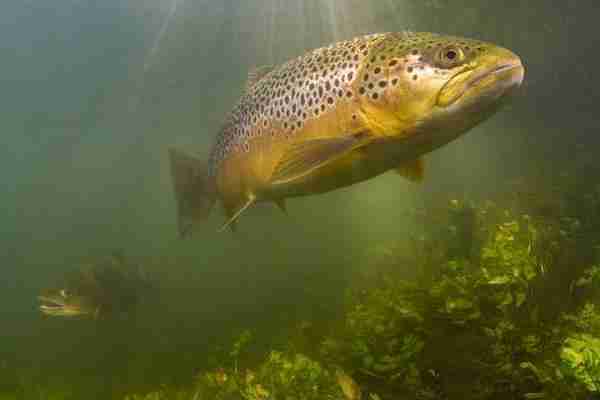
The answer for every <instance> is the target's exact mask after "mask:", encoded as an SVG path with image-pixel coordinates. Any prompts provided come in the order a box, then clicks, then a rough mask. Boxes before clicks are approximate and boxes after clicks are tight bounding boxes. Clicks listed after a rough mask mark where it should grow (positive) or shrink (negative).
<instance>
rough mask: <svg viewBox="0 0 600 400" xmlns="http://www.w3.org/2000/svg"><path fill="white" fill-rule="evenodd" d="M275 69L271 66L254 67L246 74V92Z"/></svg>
mask: <svg viewBox="0 0 600 400" xmlns="http://www.w3.org/2000/svg"><path fill="white" fill-rule="evenodd" d="M274 68H275V67H273V66H272V65H263V66H262V67H256V68H254V69H252V70H250V72H248V79H247V80H246V91H248V90H250V88H251V87H252V86H254V85H255V84H256V83H257V82H258V81H260V80H261V79H262V78H263V77H264V76H265V75H267V74H268V73H269V72H271V71H273V69H274Z"/></svg>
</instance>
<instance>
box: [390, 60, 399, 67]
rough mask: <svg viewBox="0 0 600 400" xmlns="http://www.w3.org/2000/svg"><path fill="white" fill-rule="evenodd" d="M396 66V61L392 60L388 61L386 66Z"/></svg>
mask: <svg viewBox="0 0 600 400" xmlns="http://www.w3.org/2000/svg"><path fill="white" fill-rule="evenodd" d="M396 64H398V60H392V61H390V63H389V64H388V65H389V66H390V67H393V66H394V65H396Z"/></svg>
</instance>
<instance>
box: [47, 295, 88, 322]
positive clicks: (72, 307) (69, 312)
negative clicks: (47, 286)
mask: <svg viewBox="0 0 600 400" xmlns="http://www.w3.org/2000/svg"><path fill="white" fill-rule="evenodd" d="M61 292H62V291H61ZM61 292H59V293H57V294H43V295H40V296H38V300H39V301H40V306H39V309H40V311H41V312H42V313H43V314H45V315H50V316H56V317H77V316H82V315H87V314H92V313H93V312H92V311H91V310H88V309H87V308H86V307H84V306H83V302H82V301H80V300H79V299H75V298H74V297H73V296H63V295H62V293H61Z"/></svg>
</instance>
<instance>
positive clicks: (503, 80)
mask: <svg viewBox="0 0 600 400" xmlns="http://www.w3.org/2000/svg"><path fill="white" fill-rule="evenodd" d="M523 76H524V68H523V65H522V63H521V60H520V59H519V57H518V56H516V55H515V54H514V53H512V52H511V51H509V50H507V49H505V48H502V47H499V46H496V45H494V44H490V43H485V42H481V41H476V40H471V39H464V38H458V37H452V36H443V35H437V34H433V33H411V32H401V33H383V34H373V35H368V36H362V37H357V38H355V39H353V40H349V41H344V42H340V43H336V44H333V45H331V46H329V47H324V48H320V49H316V50H313V51H311V52H309V53H307V54H305V55H303V56H301V57H298V58H296V59H294V60H291V61H289V62H287V63H285V64H283V65H281V66H279V67H276V68H269V67H266V68H261V69H258V70H257V71H254V72H253V73H251V74H250V78H249V81H248V83H247V85H246V89H245V93H244V94H243V96H242V98H241V100H240V101H239V103H238V104H237V105H236V106H235V108H234V109H233V110H232V111H231V113H230V114H229V117H228V118H227V120H226V122H225V124H224V126H223V128H222V130H221V132H220V133H219V135H218V136H217V140H216V143H215V145H214V147H213V148H212V151H211V155H210V158H209V160H208V164H205V163H203V162H201V161H199V160H197V159H195V158H193V157H190V156H187V155H185V154H184V153H181V152H180V151H178V150H174V149H171V150H170V160H171V169H172V175H173V180H174V186H175V192H176V199H177V208H178V229H179V233H180V235H181V236H185V235H186V234H187V233H188V232H190V231H191V228H192V226H193V225H194V224H195V223H197V222H199V221H201V220H203V219H205V218H206V217H207V216H208V214H209V213H210V210H211V209H212V207H213V205H214V203H215V202H216V201H217V200H219V201H220V202H221V204H222V205H223V208H224V210H225V214H226V217H227V223H226V224H225V226H224V227H226V226H228V225H230V226H231V228H232V229H233V227H234V223H235V221H236V219H237V218H238V217H239V215H240V214H241V213H242V212H243V211H244V210H245V209H247V208H248V207H250V206H251V205H253V204H255V203H257V202H265V201H267V202H274V203H276V204H277V205H278V206H279V207H281V208H283V209H284V210H285V199H286V198H289V197H295V196H305V195H311V194H316V193H323V192H327V191H330V190H334V189H337V188H341V187H344V186H349V185H352V184H354V183H357V182H360V181H364V180H367V179H370V178H372V177H375V176H377V175H379V174H382V173H384V172H386V171H389V170H392V169H396V170H397V171H398V172H399V173H400V174H402V175H404V176H406V177H407V178H409V179H411V180H420V179H422V176H423V162H422V158H421V157H422V156H423V155H424V154H426V153H428V152H430V151H432V150H434V149H436V148H438V147H440V146H443V145H445V144H446V143H448V142H450V141H452V140H453V139H456V138H457V137H458V136H460V135H461V134H462V133H464V132H466V131H467V130H469V129H470V128H472V127H473V126H475V125H477V124H478V123H480V122H481V121H483V120H485V119H486V118H488V117H489V116H490V115H492V114H493V113H494V112H495V111H496V110H497V109H498V107H499V105H500V104H501V103H504V101H503V100H504V99H505V98H506V97H508V95H509V94H511V93H512V92H514V89H515V88H517V87H518V86H519V85H520V84H521V82H522V80H523Z"/></svg>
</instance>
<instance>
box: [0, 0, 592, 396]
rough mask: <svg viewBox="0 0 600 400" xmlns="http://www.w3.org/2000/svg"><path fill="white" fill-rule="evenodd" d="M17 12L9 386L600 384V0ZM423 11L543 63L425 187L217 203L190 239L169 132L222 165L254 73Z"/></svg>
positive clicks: (395, 183) (389, 391) (410, 22)
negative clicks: (233, 205)
mask: <svg viewBox="0 0 600 400" xmlns="http://www.w3.org/2000/svg"><path fill="white" fill-rule="evenodd" d="M0 11H1V12H0V26H1V27H2V28H1V29H2V30H3V35H1V37H2V38H4V39H0V40H5V43H4V42H3V43H4V46H0V52H2V54H3V57H2V60H3V74H2V77H1V78H0V80H1V81H2V87H3V90H2V94H0V101H1V102H2V105H3V119H2V123H1V124H2V127H3V132H4V134H3V137H4V138H5V145H4V146H2V149H1V150H0V151H2V154H1V155H0V165H1V166H2V168H0V175H1V176H2V179H3V182H5V185H4V187H5V188H6V189H5V191H4V192H3V196H0V197H1V199H0V201H1V202H2V209H3V210H5V214H4V216H3V219H2V224H0V226H1V227H0V234H1V235H2V239H3V248H4V251H3V252H1V253H0V257H2V269H1V270H0V271H1V273H2V279H0V282H1V285H2V287H1V288H0V323H1V329H0V399H27V400H28V399H101V400H105V399H119V400H121V399H190V400H191V399H253V400H257V399H383V400H385V399H460V400H462V399H469V400H470V399H557V400H558V399H560V400H563V399H577V400H578V399H585V400H587V399H594V398H596V396H598V392H599V391H600V308H599V307H600V239H599V238H600V178H598V177H599V176H600V174H599V172H600V171H599V170H600V164H599V163H598V160H597V156H596V153H597V149H599V148H600V146H599V143H598V140H599V139H598V135H597V133H598V127H597V121H596V118H595V113H596V108H597V104H598V100H600V93H599V92H600V90H599V89H598V88H600V82H599V78H598V75H597V74H596V73H595V72H596V69H595V66H596V65H598V59H597V58H598V56H597V52H596V51H594V50H595V49H594V47H593V45H594V40H593V38H594V37H595V36H596V35H595V32H594V27H595V23H596V21H595V20H594V15H595V14H594V4H593V3H592V2H591V1H587V2H586V1H582V2H578V3H577V4H576V5H575V4H566V3H565V4H559V3H550V2H542V1H540V0H536V1H532V2H527V3H521V2H516V1H509V2H504V3H501V4H500V3H498V4H491V3H484V2H480V1H473V0H457V1H444V0H435V1H433V0H431V1H419V2H417V1H409V0H404V1H395V2H385V1H384V2H379V1H378V2H375V1H370V2H369V1H360V2H359V1H354V0H340V1H317V0H308V1H303V2H298V1H291V0H289V1H283V0H280V1H276V0H266V1H261V2H258V1H244V2H242V1H240V0H224V1H221V2H209V1H191V0H173V1H172V0H168V1H167V0H149V1H144V2H141V1H137V0H127V1H117V0H105V1H103V2H102V3H101V4H96V3H95V2H79V3H74V2H68V1H62V0H60V1H57V2H54V3H53V4H52V5H49V4H29V3H27V2H21V3H18V4H17V3H15V4H4V5H2V6H0ZM403 30H410V31H416V32H436V33H440V34H447V35H455V36H460V37H466V38H472V39H479V40H484V41H486V42H490V43H494V44H497V45H500V46H503V47H505V48H507V49H510V50H511V51H513V52H514V53H515V54H517V55H518V56H519V57H520V58H521V60H522V62H523V64H524V66H525V79H524V81H523V83H522V85H521V87H520V89H519V91H518V93H516V94H515V96H514V97H513V98H512V99H511V100H510V102H509V103H508V104H507V105H505V106H504V107H503V108H502V109H501V110H500V111H498V112H497V113H496V114H494V115H493V116H491V117H490V118H489V119H488V120H486V121H484V122H482V123H481V124H479V125H477V126H475V127H474V128H473V129H471V130H470V131H469V132H468V133H467V134H465V135H464V136H461V137H460V138H458V139H457V140H455V141H453V142H451V143H449V144H447V145H445V146H443V147H441V148H439V149H438V150H435V151H433V152H431V153H429V154H426V155H425V157H424V172H423V179H422V181H421V182H411V181H410V180H407V179H404V178H403V177H401V176H399V175H398V174H396V173H395V172H389V173H386V174H383V175H381V176H379V177H376V178H374V179H371V180H368V181H366V182H362V183H359V184H356V185H353V186H349V187H347V188H343V189H339V190H336V191H332V192H330V193H326V194H322V195H316V196H309V197H301V198H293V199H290V200H289V201H288V202H287V203H288V204H287V209H288V215H285V214H283V213H281V211H280V210H278V209H277V208H276V207H270V206H269V207H267V206H264V207H263V206H260V207H256V209H254V210H252V209H251V210H248V212H247V213H244V214H243V215H242V216H241V217H240V219H239V221H238V226H237V232H236V233H235V234H233V233H230V232H222V233H217V232H216V230H217V229H218V228H219V227H220V226H221V224H222V223H223V222H224V218H223V216H222V215H221V213H220V212H218V211H220V210H218V208H217V209H215V211H217V212H214V213H212V215H211V216H210V217H209V218H208V220H206V221H205V222H204V223H202V224H200V225H199V226H198V228H197V229H196V231H195V232H194V233H193V234H192V235H191V236H190V237H188V238H186V239H179V238H178V234H177V218H176V214H177V211H176V209H177V204H176V200H175V196H174V193H173V182H172V179H171V178H172V177H171V171H170V169H169V156H168V149H169V148H172V147H175V148H177V149H181V150H182V151H185V152H189V154H192V155H197V156H198V157H199V158H200V159H207V157H208V154H209V151H210V148H211V146H212V144H213V142H214V140H215V137H216V135H217V134H218V132H219V130H220V127H221V126H222V124H223V122H224V121H225V119H226V116H227V114H228V113H229V112H230V111H231V109H232V108H233V106H234V105H235V104H236V102H237V101H238V100H239V98H240V96H241V95H242V93H243V92H244V87H245V85H246V79H247V75H248V72H249V71H251V70H253V69H254V68H255V67H260V66H264V65H279V64H281V63H283V62H285V61H287V60H289V59H291V58H294V57H296V56H299V55H301V54H303V53H305V52H306V51H309V50H311V49H314V48H317V47H321V46H326V45H329V44H331V43H334V42H337V41H339V40H346V39H350V38H353V37H356V36H360V35H363V34H368V33H378V32H391V31H398V32H400V31H403ZM38 296H39V297H38ZM41 307H42V308H41ZM43 307H46V308H43ZM60 313H63V314H64V313H70V314H69V315H59V314H60Z"/></svg>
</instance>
